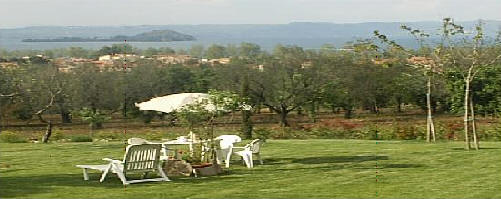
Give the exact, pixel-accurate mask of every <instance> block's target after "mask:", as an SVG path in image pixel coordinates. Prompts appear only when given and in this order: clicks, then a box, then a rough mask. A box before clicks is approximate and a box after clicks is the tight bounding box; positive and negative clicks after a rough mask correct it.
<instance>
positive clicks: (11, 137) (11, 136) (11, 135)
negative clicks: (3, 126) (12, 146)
mask: <svg viewBox="0 0 501 199" xmlns="http://www.w3.org/2000/svg"><path fill="white" fill-rule="evenodd" d="M0 140H1V141H2V142H6V143H24V142H27V140H26V138H24V137H23V136H21V135H19V134H17V133H15V132H12V131H2V132H1V133H0Z"/></svg>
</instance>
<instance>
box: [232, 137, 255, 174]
mask: <svg viewBox="0 0 501 199" xmlns="http://www.w3.org/2000/svg"><path fill="white" fill-rule="evenodd" d="M262 144H263V141H262V140H260V139H255V140H253V141H252V142H250V143H249V144H247V145H245V146H244V147H232V148H231V150H232V153H234V154H237V155H239V156H240V157H242V160H243V161H244V163H245V165H247V168H253V167H254V163H253V160H254V159H253V156H256V157H257V158H258V159H259V162H260V163H261V164H263V159H261V154H259V151H260V150H261V145H262ZM228 162H229V161H228Z"/></svg>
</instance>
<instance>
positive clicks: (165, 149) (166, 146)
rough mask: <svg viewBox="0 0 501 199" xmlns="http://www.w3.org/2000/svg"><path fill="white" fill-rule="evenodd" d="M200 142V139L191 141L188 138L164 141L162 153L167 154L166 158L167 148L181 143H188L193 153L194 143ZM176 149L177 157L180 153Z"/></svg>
mask: <svg viewBox="0 0 501 199" xmlns="http://www.w3.org/2000/svg"><path fill="white" fill-rule="evenodd" d="M198 143H200V141H191V140H190V139H186V140H169V141H166V142H162V143H161V144H162V153H163V155H164V156H165V157H164V158H166V157H167V148H168V146H169V145H170V146H179V145H188V146H189V149H190V153H193V144H198ZM174 151H175V153H174V154H175V156H176V158H178V157H177V155H178V153H177V150H174Z"/></svg>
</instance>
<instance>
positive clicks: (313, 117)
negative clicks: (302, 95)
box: [308, 101, 317, 123]
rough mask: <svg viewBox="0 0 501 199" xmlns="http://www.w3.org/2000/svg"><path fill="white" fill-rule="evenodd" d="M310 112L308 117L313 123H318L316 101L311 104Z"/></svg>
mask: <svg viewBox="0 0 501 199" xmlns="http://www.w3.org/2000/svg"><path fill="white" fill-rule="evenodd" d="M310 106H311V107H310V110H309V111H308V116H309V117H310V120H311V122H313V123H316V122H317V106H316V103H315V101H313V102H311V104H310Z"/></svg>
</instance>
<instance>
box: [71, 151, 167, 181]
mask: <svg viewBox="0 0 501 199" xmlns="http://www.w3.org/2000/svg"><path fill="white" fill-rule="evenodd" d="M161 149H162V145H160V144H141V145H129V146H127V149H126V151H125V155H124V160H123V161H120V160H112V159H109V158H103V160H106V161H108V162H109V163H108V164H103V165H76V167H79V168H82V169H83V176H84V180H89V175H88V173H87V170H88V169H95V170H99V171H101V172H103V173H102V175H101V180H100V182H103V181H104V179H105V178H106V175H107V174H108V173H109V172H110V171H111V172H113V173H116V174H117V175H118V178H120V180H121V181H122V183H123V184H124V185H127V184H132V183H138V182H158V181H170V180H169V178H168V177H167V175H166V174H165V173H164V171H163V169H162V165H161V161H160V150H161ZM155 171H156V172H158V174H159V175H160V176H161V178H150V179H141V180H127V178H126V175H127V174H128V173H144V174H147V173H148V172H155Z"/></svg>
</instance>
